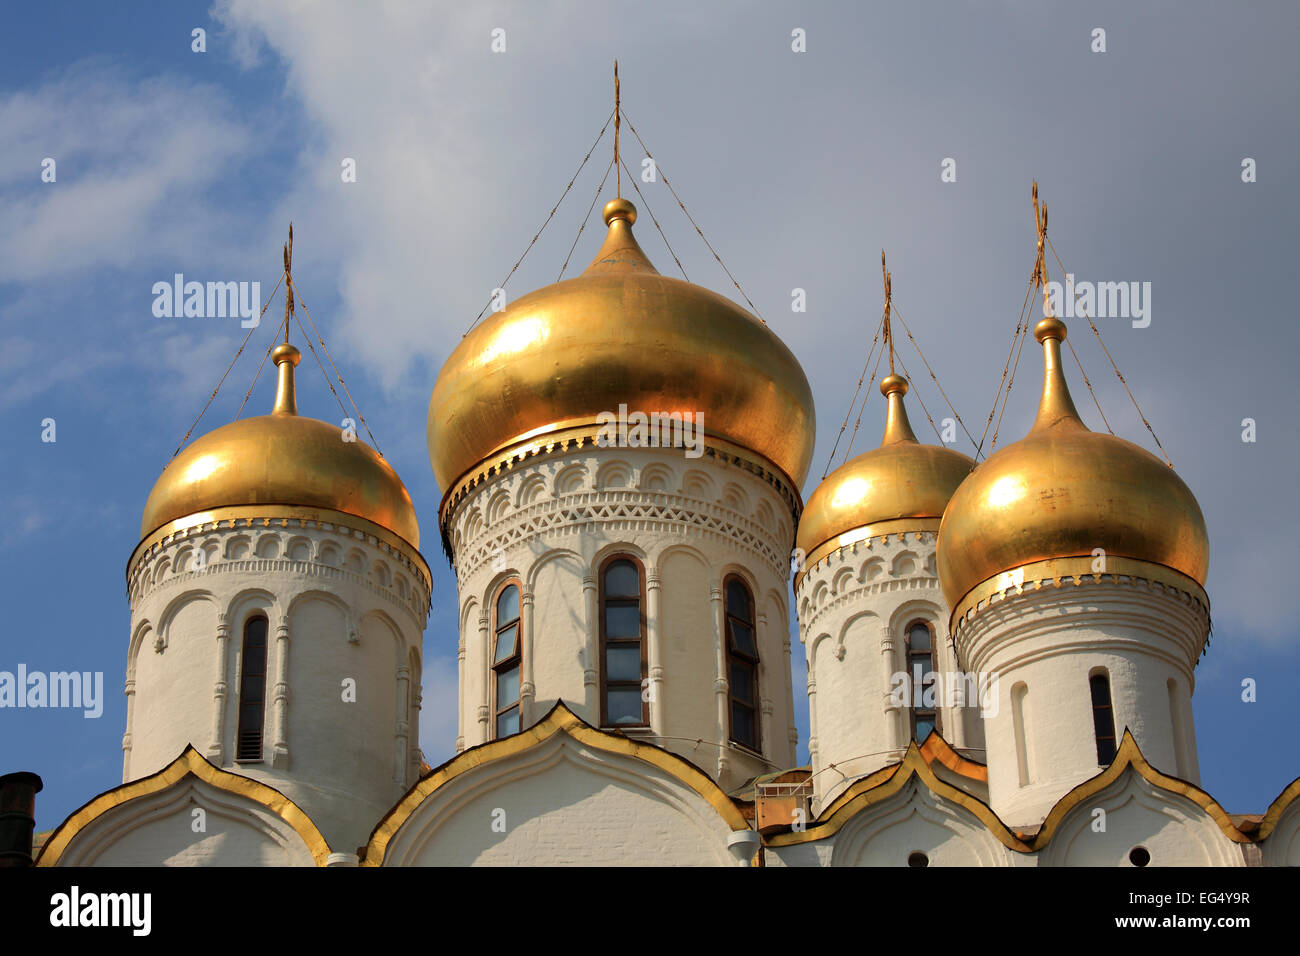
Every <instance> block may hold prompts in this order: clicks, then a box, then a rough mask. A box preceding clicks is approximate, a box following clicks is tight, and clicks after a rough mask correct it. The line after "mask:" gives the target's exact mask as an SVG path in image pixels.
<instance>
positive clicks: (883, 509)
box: [796, 375, 975, 555]
mask: <svg viewBox="0 0 1300 956" xmlns="http://www.w3.org/2000/svg"><path fill="white" fill-rule="evenodd" d="M880 391H881V393H882V394H883V395H884V396H885V397H886V398H887V400H888V402H889V409H888V412H887V417H886V419H885V434H884V437H883V438H882V439H881V442H880V447H879V448H873V449H871V450H870V451H867V452H863V453H862V454H861V455H857V456H856V457H854V458H852V459H850V460H849V461H847V462H845V463H844V464H842V465H840V467H838V468H836V469H835V470H834V471H832V472H831V473H830V474H829V475H827V476H826V478H825V479H824V480H823V481H822V483H821V484H820V485H818V486H817V490H816V491H814V492H813V493H812V496H811V497H810V498H809V499H808V506H807V507H806V508H805V509H804V512H803V516H802V517H801V518H800V520H799V533H798V536H797V539H796V540H797V544H798V547H799V548H800V549H801V550H802V551H803V552H804V554H805V555H810V554H812V552H813V551H814V550H815V549H816V548H818V547H819V546H821V545H823V544H825V543H826V542H828V541H832V540H838V539H840V538H845V539H848V540H844V541H841V542H840V543H843V544H848V543H851V540H855V539H854V537H853V536H852V535H851V534H850V532H853V531H855V530H856V529H861V528H864V527H865V526H868V525H879V524H881V523H882V522H886V521H894V520H896V519H900V518H917V519H930V520H931V521H933V522H936V523H937V522H938V520H939V518H941V517H942V516H943V511H944V508H945V507H946V506H947V504H948V499H949V498H951V497H952V493H953V492H954V491H955V490H956V489H957V486H958V485H960V484H961V483H962V481H963V480H964V479H965V478H966V476H967V475H969V474H970V472H971V469H972V468H974V467H975V463H974V462H973V461H971V459H969V458H967V457H966V456H965V455H963V454H961V453H960V452H957V451H953V450H952V449H950V448H944V447H941V446H938V445H923V444H921V443H920V442H918V441H917V440H916V435H915V434H913V432H912V426H911V425H910V424H909V422H908V420H907V410H906V408H905V406H904V404H903V396H904V395H906V394H907V380H906V379H905V378H903V377H902V376H900V375H890V376H888V377H886V378H885V379H883V380H882V381H881V383H880Z"/></svg>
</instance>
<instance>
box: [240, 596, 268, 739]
mask: <svg viewBox="0 0 1300 956" xmlns="http://www.w3.org/2000/svg"><path fill="white" fill-rule="evenodd" d="M259 622H260V623H261V625H262V634H261V646H260V647H259V646H258V645H257V643H256V642H252V643H250V638H251V637H253V635H252V633H251V628H252V627H253V625H254V624H257V623H259ZM240 634H241V639H240V644H239V685H238V686H239V703H238V705H237V707H236V715H237V720H236V727H235V762H236V763H261V762H262V760H263V759H264V758H263V751H264V747H265V743H266V740H265V738H266V678H267V664H268V663H269V657H270V644H271V621H270V619H269V618H268V617H267V616H266V614H265V613H264V612H262V611H255V612H253V613H251V614H249V615H248V617H246V618H245V619H244V623H243V626H242V627H241V628H240ZM250 650H252V651H259V650H260V654H259V655H258V657H259V658H260V661H259V664H260V668H261V670H260V673H259V672H257V671H253V672H250V671H249V669H248V665H249V652H250ZM250 681H255V682H256V683H254V684H252V685H251V686H250ZM250 691H256V696H255V698H254V697H253V696H252V695H251V694H250ZM254 704H257V705H260V706H258V707H256V708H254V707H253V706H252V705H254Z"/></svg>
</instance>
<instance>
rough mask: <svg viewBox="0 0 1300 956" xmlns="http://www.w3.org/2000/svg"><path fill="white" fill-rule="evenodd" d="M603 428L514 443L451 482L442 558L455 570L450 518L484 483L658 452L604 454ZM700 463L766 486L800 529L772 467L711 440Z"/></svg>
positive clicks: (797, 501) (784, 479)
mask: <svg viewBox="0 0 1300 956" xmlns="http://www.w3.org/2000/svg"><path fill="white" fill-rule="evenodd" d="M602 428H603V426H601V425H595V424H583V425H578V426H574V427H571V428H566V429H561V430H558V431H554V432H551V433H549V434H548V435H547V436H546V437H545V438H544V439H541V440H538V439H529V440H524V441H519V442H515V443H513V444H511V445H510V446H508V447H507V448H504V449H500V450H498V451H496V452H493V453H492V454H491V455H488V456H487V457H485V458H484V459H483V460H482V461H480V462H479V463H478V464H477V465H475V466H474V467H473V468H472V469H470V470H469V471H468V472H466V473H465V474H464V475H462V476H461V477H460V478H458V479H457V480H456V481H455V482H453V483H452V485H451V487H450V488H449V489H448V491H447V492H446V494H444V495H443V499H442V503H441V504H440V505H439V506H438V528H439V531H440V532H441V535H442V549H443V552H444V553H445V554H446V555H447V559H448V561H451V562H453V564H454V557H455V552H454V551H453V549H452V546H451V535H450V528H451V516H452V513H453V512H454V511H455V509H456V508H457V507H458V506H459V505H460V504H461V503H462V502H463V501H464V500H465V499H466V498H467V497H468V496H469V495H470V493H471V492H473V491H474V489H476V488H477V487H479V486H480V485H482V484H484V483H485V482H488V481H492V480H494V479H495V478H497V477H499V476H501V475H504V474H506V473H507V472H510V471H513V470H514V469H516V468H518V467H519V466H521V465H531V464H533V463H535V462H538V461H540V460H542V459H545V458H549V457H553V456H559V455H565V454H570V453H573V452H578V451H582V450H584V449H585V450H587V451H590V452H592V453H599V454H601V455H602V456H604V455H609V454H610V453H611V452H614V453H618V452H628V451H633V452H641V451H647V450H661V449H646V448H607V447H603V446H600V445H597V444H596V438H597V435H599V434H600V433H601V431H602ZM705 458H709V459H712V460H713V461H715V462H717V463H720V464H723V465H729V466H732V467H737V468H741V469H743V470H745V471H748V472H749V473H750V474H752V475H754V476H755V477H757V478H759V479H760V480H762V481H764V482H766V483H767V484H769V485H771V486H772V488H773V489H775V490H776V492H777V494H778V495H779V496H780V498H781V500H782V501H783V502H784V503H785V506H786V509H787V510H788V512H789V514H790V516H791V518H792V520H793V522H794V523H793V525H792V529H793V528H797V527H798V526H799V516H800V515H801V514H802V513H803V498H802V496H801V495H800V494H799V489H798V486H797V485H796V484H795V483H794V482H793V481H791V480H790V478H789V476H788V475H786V474H785V472H783V471H781V469H779V468H777V467H776V466H775V465H774V464H772V462H770V461H768V460H767V459H766V458H764V457H762V456H760V455H756V454H755V453H753V452H751V451H749V450H747V449H745V448H742V447H741V446H739V445H733V444H732V443H730V442H727V441H724V440H722V439H720V438H717V437H715V436H712V435H709V436H705V439H704V442H703V454H702V457H701V458H700V459H698V460H699V461H703V460H704V459H705ZM691 460H696V459H691ZM792 533H793V531H792Z"/></svg>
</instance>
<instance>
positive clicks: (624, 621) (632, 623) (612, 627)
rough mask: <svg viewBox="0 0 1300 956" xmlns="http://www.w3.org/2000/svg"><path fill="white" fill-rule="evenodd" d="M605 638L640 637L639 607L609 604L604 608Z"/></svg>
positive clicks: (636, 605)
mask: <svg viewBox="0 0 1300 956" xmlns="http://www.w3.org/2000/svg"><path fill="white" fill-rule="evenodd" d="M605 636H606V637H613V638H619V637H640V636H641V605H639V604H610V605H607V606H606V607H605Z"/></svg>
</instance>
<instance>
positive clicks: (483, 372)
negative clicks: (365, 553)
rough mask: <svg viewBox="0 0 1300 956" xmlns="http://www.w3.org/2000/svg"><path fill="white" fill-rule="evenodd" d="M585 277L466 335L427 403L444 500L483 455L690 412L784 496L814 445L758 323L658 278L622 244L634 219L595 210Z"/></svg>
mask: <svg viewBox="0 0 1300 956" xmlns="http://www.w3.org/2000/svg"><path fill="white" fill-rule="evenodd" d="M604 218H605V223H606V225H607V226H608V227H609V232H608V235H607V236H606V237H605V242H604V245H603V246H601V249H600V252H598V253H597V254H596V258H595V259H594V260H593V261H592V263H591V265H589V266H588V267H587V269H586V271H585V272H583V273H582V274H581V275H580V276H578V277H576V278H573V279H567V280H565V281H563V282H559V283H556V284H554V285H549V286H545V287H544V288H541V289H538V290H537V291H535V292H531V293H529V294H528V295H525V296H523V297H521V298H519V299H517V300H516V301H515V302H513V303H511V304H510V305H509V306H508V307H507V308H505V309H503V310H502V311H500V312H497V313H495V314H493V315H491V316H490V317H488V318H487V319H486V320H484V321H483V322H482V323H481V324H479V325H478V326H477V327H476V328H474V329H473V330H472V331H471V332H470V333H469V334H468V335H466V336H465V337H464V338H463V339H462V340H461V342H460V344H459V345H457V346H456V348H455V349H454V350H453V351H452V353H451V355H450V356H449V357H448V359H447V361H446V363H445V364H444V365H443V367H442V371H441V372H440V373H439V375H438V380H437V383H436V384H435V385H434V387H433V394H432V396H431V397H430V399H429V418H428V445H429V460H430V462H431V463H432V465H433V474H434V478H435V479H436V480H437V482H438V485H439V486H440V487H441V488H442V490H443V492H444V493H448V492H450V491H451V490H452V488H453V486H454V485H455V483H456V482H457V481H458V480H459V479H460V478H462V477H463V476H464V475H465V474H466V472H468V471H470V470H471V469H472V468H473V467H474V466H475V465H476V464H478V463H480V462H482V461H483V460H484V459H485V458H488V457H489V456H491V455H492V454H493V453H495V452H499V451H503V450H505V449H507V448H509V447H510V446H512V445H515V444H517V443H520V442H522V441H525V440H528V439H536V438H537V437H539V436H544V435H547V434H551V433H555V432H558V431H561V430H563V429H567V428H575V427H586V426H593V427H594V426H595V425H596V424H597V422H598V418H597V416H598V415H599V414H600V413H602V412H611V413H614V414H617V413H618V410H619V407H620V406H621V405H623V406H626V407H627V409H628V410H629V412H631V411H640V412H643V413H646V414H650V413H654V412H667V413H673V412H693V413H700V414H702V415H703V419H702V423H703V426H704V432H705V434H706V435H712V436H716V437H720V438H722V439H725V440H727V441H729V442H731V443H734V444H736V445H739V446H741V447H743V448H746V449H748V450H750V451H753V452H756V453H758V454H759V455H761V456H763V457H764V458H766V459H767V460H768V461H770V462H771V463H772V464H773V465H775V466H776V467H777V468H778V469H780V470H781V471H782V472H784V473H785V475H786V476H787V477H789V478H790V479H791V480H792V482H793V484H794V486H795V487H796V488H797V487H798V486H799V485H800V484H801V483H802V482H803V480H804V478H805V477H806V476H807V473H808V465H809V462H810V460H811V458H812V448H813V438H814V433H815V427H814V419H813V400H812V390H811V389H810V388H809V386H808V379H807V378H806V377H805V376H804V373H803V369H802V368H801V367H800V366H799V362H798V360H797V359H795V357H794V355H793V354H792V353H791V352H790V350H789V349H788V348H787V347H786V346H785V344H784V343H783V342H782V341H781V340H780V339H779V338H777V336H776V335H775V334H773V333H772V331H771V330H770V329H768V328H767V326H765V325H764V324H763V323H761V322H760V321H759V320H758V319H756V318H755V317H754V316H752V315H750V314H749V313H748V312H746V311H745V310H744V309H742V308H740V307H739V306H738V305H736V304H735V303H734V302H732V301H730V300H729V299H726V298H724V297H723V296H721V295H718V294H717V293H715V292H711V291H709V290H708V289H705V288H702V287H700V286H697V285H692V284H691V283H689V282H683V281H681V280H679V279H672V278H669V277H667V276H662V275H660V274H659V273H658V272H657V271H656V270H655V268H654V266H652V265H651V264H650V261H649V260H648V259H647V258H646V255H645V253H644V252H642V251H641V247H640V246H638V245H637V242H636V239H635V238H633V235H632V223H633V222H635V221H636V207H635V206H633V205H632V203H630V202H628V201H627V200H626V199H615V200H613V201H611V202H609V203H607V204H606V205H605V210H604Z"/></svg>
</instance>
